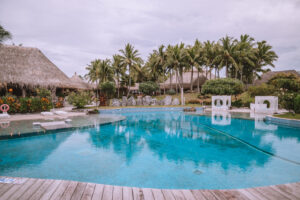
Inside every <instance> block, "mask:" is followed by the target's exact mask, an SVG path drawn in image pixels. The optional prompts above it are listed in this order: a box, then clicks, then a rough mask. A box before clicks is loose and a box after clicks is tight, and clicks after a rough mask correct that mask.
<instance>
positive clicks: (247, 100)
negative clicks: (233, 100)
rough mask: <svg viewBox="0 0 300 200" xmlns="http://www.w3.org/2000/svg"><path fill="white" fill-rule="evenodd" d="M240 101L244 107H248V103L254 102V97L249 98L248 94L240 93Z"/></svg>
mask: <svg viewBox="0 0 300 200" xmlns="http://www.w3.org/2000/svg"><path fill="white" fill-rule="evenodd" d="M240 99H241V101H242V104H243V106H245V107H250V103H254V101H255V99H254V97H251V96H250V94H249V93H248V92H244V93H242V94H241V96H240Z"/></svg>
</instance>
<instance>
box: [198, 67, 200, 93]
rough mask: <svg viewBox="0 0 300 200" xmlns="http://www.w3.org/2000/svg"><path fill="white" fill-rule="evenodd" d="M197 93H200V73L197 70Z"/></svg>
mask: <svg viewBox="0 0 300 200" xmlns="http://www.w3.org/2000/svg"><path fill="white" fill-rule="evenodd" d="M197 81H198V83H197V91H198V93H199V92H200V72H199V69H198V76H197Z"/></svg>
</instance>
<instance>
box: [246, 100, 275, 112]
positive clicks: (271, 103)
mask: <svg viewBox="0 0 300 200" xmlns="http://www.w3.org/2000/svg"><path fill="white" fill-rule="evenodd" d="M250 109H251V112H255V113H265V114H274V113H276V112H278V97H275V96H256V97H255V104H253V103H251V104H250Z"/></svg>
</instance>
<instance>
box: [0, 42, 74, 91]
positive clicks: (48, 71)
mask: <svg viewBox="0 0 300 200" xmlns="http://www.w3.org/2000/svg"><path fill="white" fill-rule="evenodd" d="M0 71H1V73H0V87H3V86H5V85H7V84H15V85H19V86H20V87H27V88H28V87H29V88H32V87H48V88H50V87H54V88H74V89H77V86H76V85H75V84H73V82H72V81H70V79H69V78H68V77H67V76H66V75H65V74H64V73H63V72H62V71H61V70H60V69H59V68H58V67H57V66H56V65H54V64H53V63H52V62H51V61H50V60H49V59H48V58H47V57H46V56H45V55H44V54H43V53H42V52H41V51H40V50H39V49H37V48H31V47H21V46H9V45H1V46H0Z"/></svg>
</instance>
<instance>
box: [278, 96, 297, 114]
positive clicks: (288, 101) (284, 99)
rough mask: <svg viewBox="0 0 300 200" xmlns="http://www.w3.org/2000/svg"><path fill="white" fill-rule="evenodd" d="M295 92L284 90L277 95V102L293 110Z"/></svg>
mask: <svg viewBox="0 0 300 200" xmlns="http://www.w3.org/2000/svg"><path fill="white" fill-rule="evenodd" d="M296 96H297V94H296V93H293V92H285V93H281V94H280V95H279V98H278V99H279V104H280V105H281V107H282V108H285V109H287V110H294V108H295V104H294V103H295V98H296Z"/></svg>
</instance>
